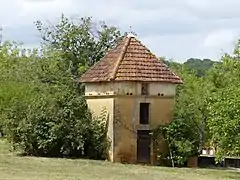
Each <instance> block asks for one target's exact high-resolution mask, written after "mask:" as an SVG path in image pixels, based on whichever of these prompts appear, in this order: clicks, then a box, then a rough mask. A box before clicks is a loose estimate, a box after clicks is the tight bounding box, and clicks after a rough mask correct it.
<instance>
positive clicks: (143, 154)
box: [137, 130, 151, 164]
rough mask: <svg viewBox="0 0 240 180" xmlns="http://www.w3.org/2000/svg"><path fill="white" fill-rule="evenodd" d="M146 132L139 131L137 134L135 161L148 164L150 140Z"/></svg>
mask: <svg viewBox="0 0 240 180" xmlns="http://www.w3.org/2000/svg"><path fill="white" fill-rule="evenodd" d="M149 133H150V132H149V131H148V130H139V131H138V133H137V161H138V163H146V164H150V162H151V161H150V152H151V147H150V146H151V139H150V134H149Z"/></svg>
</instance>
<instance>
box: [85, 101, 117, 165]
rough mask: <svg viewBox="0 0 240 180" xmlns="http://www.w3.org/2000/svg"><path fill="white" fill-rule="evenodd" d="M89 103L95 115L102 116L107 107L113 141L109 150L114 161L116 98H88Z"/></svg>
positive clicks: (110, 135) (109, 128) (111, 140)
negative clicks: (114, 112) (114, 111)
mask: <svg viewBox="0 0 240 180" xmlns="http://www.w3.org/2000/svg"><path fill="white" fill-rule="evenodd" d="M86 101H87V104H88V107H89V109H90V110H91V112H92V113H93V115H94V116H100V115H101V113H102V112H103V110H104V109H105V110H106V111H107V113H108V114H106V115H107V116H108V118H109V119H108V120H109V122H108V137H109V140H110V142H111V146H110V150H109V156H110V157H109V158H110V160H111V161H113V115H114V114H113V109H114V98H94V99H89V98H87V99H86Z"/></svg>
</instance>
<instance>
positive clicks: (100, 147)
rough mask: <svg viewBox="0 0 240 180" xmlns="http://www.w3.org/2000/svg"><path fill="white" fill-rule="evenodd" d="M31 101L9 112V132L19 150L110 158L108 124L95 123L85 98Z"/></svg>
mask: <svg viewBox="0 0 240 180" xmlns="http://www.w3.org/2000/svg"><path fill="white" fill-rule="evenodd" d="M31 100H32V101H28V102H26V101H25V102H24V101H16V102H15V103H14V104H12V107H11V109H10V110H9V112H8V120H7V121H6V129H5V131H6V134H7V135H8V139H9V140H11V141H12V143H13V144H14V147H15V148H18V149H20V150H22V152H23V154H25V155H34V156H47V157H88V158H94V159H105V158H106V154H107V153H106V152H107V150H108V141H107V139H106V137H107V136H106V120H105V121H104V119H93V118H92V116H91V113H90V112H89V110H88V109H87V105H86V102H85V100H84V98H83V97H81V96H79V97H77V96H74V95H72V96H71V95H69V94H65V95H64V96H62V97H55V98H53V97H52V98H50V95H47V96H44V95H43V94H41V96H37V97H36V96H35V97H34V98H33V99H31ZM100 121H101V122H100Z"/></svg>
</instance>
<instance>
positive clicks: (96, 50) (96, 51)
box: [36, 15, 121, 78]
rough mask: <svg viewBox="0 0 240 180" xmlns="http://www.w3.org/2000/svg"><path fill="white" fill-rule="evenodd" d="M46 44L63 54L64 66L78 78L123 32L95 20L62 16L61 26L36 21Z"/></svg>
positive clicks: (59, 24)
mask: <svg viewBox="0 0 240 180" xmlns="http://www.w3.org/2000/svg"><path fill="white" fill-rule="evenodd" d="M36 27H37V30H38V31H39V32H40V33H41V37H42V40H43V44H44V45H46V46H50V47H51V48H50V50H51V49H52V48H53V49H55V50H57V51H60V52H61V57H62V60H63V62H62V63H63V64H64V66H65V68H66V69H69V70H70V71H71V73H72V74H73V76H74V78H79V73H80V74H81V72H83V71H85V70H86V69H87V68H89V67H90V66H92V65H93V64H94V63H95V62H97V61H99V60H100V59H101V58H102V57H103V56H104V55H105V53H106V52H107V51H108V50H109V49H110V48H112V47H113V46H114V45H115V43H116V41H118V40H119V38H121V33H120V31H119V30H118V29H117V28H116V27H113V26H107V25H106V24H105V23H104V22H99V23H94V22H93V20H92V18H91V17H86V18H80V19H73V20H71V19H69V18H67V17H65V16H64V15H62V16H61V19H60V21H59V23H57V24H54V25H53V24H43V22H41V21H37V22H36Z"/></svg>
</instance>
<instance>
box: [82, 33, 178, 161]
mask: <svg viewBox="0 0 240 180" xmlns="http://www.w3.org/2000/svg"><path fill="white" fill-rule="evenodd" d="M80 82H82V83H85V97H86V101H87V104H88V107H89V109H90V110H91V111H92V113H93V114H94V115H96V116H99V115H100V114H101V113H102V111H103V110H105V112H106V113H107V115H106V117H107V118H108V121H107V122H108V137H109V139H110V141H111V147H110V151H109V158H110V160H111V161H112V162H126V163H146V164H156V162H157V157H156V155H157V153H156V151H159V150H160V151H162V152H163V153H164V152H165V148H166V147H165V144H164V142H163V141H162V140H159V143H158V144H157V145H155V143H153V142H152V140H151V135H150V131H151V130H153V129H155V128H157V127H158V126H159V125H164V124H166V123H170V122H171V120H172V115H173V109H174V97H175V89H176V85H177V84H180V83H182V80H181V79H180V78H179V77H178V76H177V75H176V74H174V73H173V72H172V71H171V70H169V69H168V67H167V66H166V65H165V64H163V63H162V62H161V61H160V60H158V58H156V56H155V55H153V54H152V53H151V52H150V50H149V49H148V48H146V47H145V46H144V45H143V44H142V43H141V42H140V41H139V40H138V39H136V37H134V36H132V35H128V36H126V37H124V38H123V39H122V40H120V41H119V43H118V44H117V45H116V47H114V48H113V49H112V50H110V51H109V52H108V53H107V54H106V55H105V57H103V58H102V59H101V60H100V61H99V62H98V63H96V64H95V65H94V66H93V67H92V68H90V69H89V70H88V71H87V72H86V73H85V74H84V75H83V76H82V77H81V78H80Z"/></svg>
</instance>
